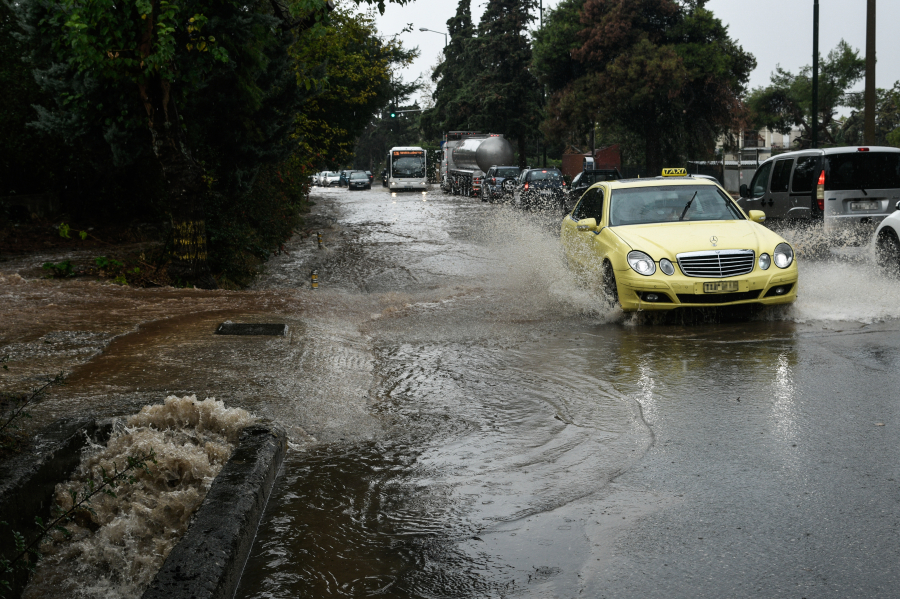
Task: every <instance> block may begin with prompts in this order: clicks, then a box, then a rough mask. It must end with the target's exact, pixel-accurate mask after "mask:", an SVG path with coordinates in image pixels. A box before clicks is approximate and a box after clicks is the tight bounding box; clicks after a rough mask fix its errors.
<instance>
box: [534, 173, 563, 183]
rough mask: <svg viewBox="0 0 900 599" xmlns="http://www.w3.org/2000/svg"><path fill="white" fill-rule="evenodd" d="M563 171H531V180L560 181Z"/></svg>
mask: <svg viewBox="0 0 900 599" xmlns="http://www.w3.org/2000/svg"><path fill="white" fill-rule="evenodd" d="M561 179H562V173H560V172H559V171H531V172H530V173H528V180H529V181H560V180H561Z"/></svg>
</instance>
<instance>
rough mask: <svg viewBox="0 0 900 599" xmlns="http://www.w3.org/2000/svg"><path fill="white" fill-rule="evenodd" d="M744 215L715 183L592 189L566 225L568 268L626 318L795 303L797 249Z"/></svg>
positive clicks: (630, 182)
mask: <svg viewBox="0 0 900 599" xmlns="http://www.w3.org/2000/svg"><path fill="white" fill-rule="evenodd" d="M765 219H766V215H765V213H764V212H762V211H760V210H751V211H750V212H749V213H744V211H743V210H741V208H740V206H738V205H737V203H736V202H735V201H734V200H733V199H732V198H731V196H730V195H729V194H728V193H727V192H726V191H725V190H724V189H722V188H721V187H720V186H719V185H718V184H717V183H716V182H715V181H714V180H712V179H708V178H702V177H693V176H690V175H688V174H687V173H686V172H685V170H684V169H665V170H664V171H663V176H662V177H652V178H648V179H619V180H614V181H603V182H600V183H597V184H595V185H593V186H591V187H590V188H589V189H588V190H587V191H585V193H584V195H582V196H581V199H580V200H579V201H578V203H577V204H576V205H575V207H574V208H573V209H572V212H570V213H569V214H568V215H566V217H565V218H564V219H563V223H562V230H561V239H562V244H563V248H564V251H565V255H566V258H567V260H568V262H569V265H570V266H571V267H572V268H573V270H575V271H577V272H579V273H581V274H583V275H584V276H587V277H588V278H591V279H593V280H598V281H600V282H601V283H602V285H603V288H604V290H605V291H606V293H607V294H608V295H609V296H610V297H612V298H614V299H616V298H617V299H618V302H619V304H621V306H622V309H623V310H625V311H626V312H630V311H635V310H671V309H673V308H681V307H710V306H732V305H740V304H765V305H771V304H790V303H792V302H793V301H794V300H796V299H797V263H796V261H795V259H794V250H793V248H791V246H790V244H789V243H787V242H786V241H785V240H784V239H782V238H781V237H780V236H779V235H777V234H775V233H773V232H772V231H770V230H769V229H767V228H766V227H764V226H763V225H761V224H759V223H762V222H764V221H765Z"/></svg>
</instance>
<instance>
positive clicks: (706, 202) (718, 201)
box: [609, 185, 744, 227]
mask: <svg viewBox="0 0 900 599" xmlns="http://www.w3.org/2000/svg"><path fill="white" fill-rule="evenodd" d="M695 193H696V194H697V195H696V197H694V194H695ZM691 198H693V201H692V202H691ZM609 201H610V211H609V224H610V226H613V227H614V226H617V225H642V224H648V223H670V222H677V221H679V220H686V221H688V220H690V221H698V220H743V219H744V216H743V214H741V211H740V210H739V209H738V207H737V206H735V205H734V202H733V201H732V200H731V198H729V197H727V196H725V194H723V193H722V192H721V191H720V190H719V188H718V187H715V186H713V185H702V186H701V185H696V186H695V185H658V186H653V187H633V188H630V189H614V190H613V191H612V193H611V194H610V196H609ZM688 202H691V205H690V207H688ZM685 208H687V211H685ZM682 214H683V215H684V217H683V219H682Z"/></svg>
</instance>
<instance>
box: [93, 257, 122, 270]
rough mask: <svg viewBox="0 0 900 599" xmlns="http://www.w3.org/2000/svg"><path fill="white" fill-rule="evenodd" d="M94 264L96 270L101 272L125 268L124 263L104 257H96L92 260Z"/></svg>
mask: <svg viewBox="0 0 900 599" xmlns="http://www.w3.org/2000/svg"><path fill="white" fill-rule="evenodd" d="M94 264H96V265H97V268H100V269H103V270H106V269H108V268H122V267H123V266H125V264H124V263H122V262H120V261H118V260H115V259H111V258H107V257H106V256H97V257H96V258H94Z"/></svg>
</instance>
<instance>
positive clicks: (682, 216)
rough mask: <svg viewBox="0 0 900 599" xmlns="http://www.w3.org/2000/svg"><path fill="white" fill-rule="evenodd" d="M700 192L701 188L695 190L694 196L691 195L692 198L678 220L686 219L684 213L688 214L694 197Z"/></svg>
mask: <svg viewBox="0 0 900 599" xmlns="http://www.w3.org/2000/svg"><path fill="white" fill-rule="evenodd" d="M698 193H700V190H699V189H698V190H697V191H695V192H694V195H693V196H692V197H691V199H690V200H689V201H688V203H687V205H686V206H685V207H684V210H682V211H681V216H679V217H678V220H684V215H685V214H687V211H688V210H690V208H691V204H693V203H694V198H696V197H697V194H698Z"/></svg>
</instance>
